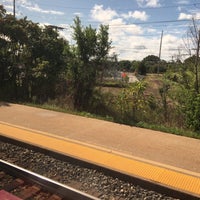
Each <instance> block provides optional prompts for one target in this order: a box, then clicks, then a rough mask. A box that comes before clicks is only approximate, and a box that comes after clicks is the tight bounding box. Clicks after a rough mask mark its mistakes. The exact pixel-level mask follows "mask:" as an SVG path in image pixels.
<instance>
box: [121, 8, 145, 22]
mask: <svg viewBox="0 0 200 200" xmlns="http://www.w3.org/2000/svg"><path fill="white" fill-rule="evenodd" d="M121 16H122V17H124V18H125V19H129V18H133V19H139V20H141V21H146V20H147V19H148V15H147V14H146V12H145V11H142V12H141V11H138V10H136V11H134V12H131V11H129V12H128V14H122V15H121Z"/></svg>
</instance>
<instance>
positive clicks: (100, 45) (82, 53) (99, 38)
mask: <svg viewBox="0 0 200 200" xmlns="http://www.w3.org/2000/svg"><path fill="white" fill-rule="evenodd" d="M72 28H73V30H74V33H73V38H74V40H75V42H76V47H75V49H74V51H73V56H72V57H73V59H72V62H71V63H70V65H69V73H68V75H69V76H68V77H69V79H70V82H71V87H72V91H73V98H74V107H75V108H76V109H78V110H82V109H87V108H88V107H89V105H90V101H91V98H92V95H93V90H94V87H95V82H96V74H97V71H98V66H99V65H100V64H102V63H103V62H104V60H105V59H106V56H107V55H108V51H109V49H110V43H109V42H108V27H107V26H100V30H99V32H97V30H96V29H94V28H92V27H91V26H88V27H83V26H82V24H81V20H80V19H79V18H78V17H76V18H75V19H74V26H73V27H72Z"/></svg>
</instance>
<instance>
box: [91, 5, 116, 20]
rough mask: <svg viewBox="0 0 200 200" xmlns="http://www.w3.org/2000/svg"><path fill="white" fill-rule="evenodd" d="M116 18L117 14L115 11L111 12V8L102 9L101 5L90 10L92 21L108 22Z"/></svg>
mask: <svg viewBox="0 0 200 200" xmlns="http://www.w3.org/2000/svg"><path fill="white" fill-rule="evenodd" d="M117 16H118V14H117V12H116V11H115V10H112V9H111V8H107V9H104V8H103V5H95V6H94V8H93V9H92V10H91V17H92V19H93V20H97V21H99V22H108V21H110V20H112V19H113V18H114V17H117Z"/></svg>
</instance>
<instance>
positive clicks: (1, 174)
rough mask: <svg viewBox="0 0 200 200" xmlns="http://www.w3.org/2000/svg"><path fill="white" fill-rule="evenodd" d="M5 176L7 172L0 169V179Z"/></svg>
mask: <svg viewBox="0 0 200 200" xmlns="http://www.w3.org/2000/svg"><path fill="white" fill-rule="evenodd" d="M4 176H5V172H2V171H0V179H2V178H3V177H4Z"/></svg>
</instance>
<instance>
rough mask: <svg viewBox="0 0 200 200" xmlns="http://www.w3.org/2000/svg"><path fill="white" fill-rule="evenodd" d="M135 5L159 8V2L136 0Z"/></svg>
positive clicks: (155, 0) (157, 0)
mask: <svg viewBox="0 0 200 200" xmlns="http://www.w3.org/2000/svg"><path fill="white" fill-rule="evenodd" d="M137 3H138V5H139V6H140V7H152V8H156V7H160V6H161V4H160V2H159V0H137Z"/></svg>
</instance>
